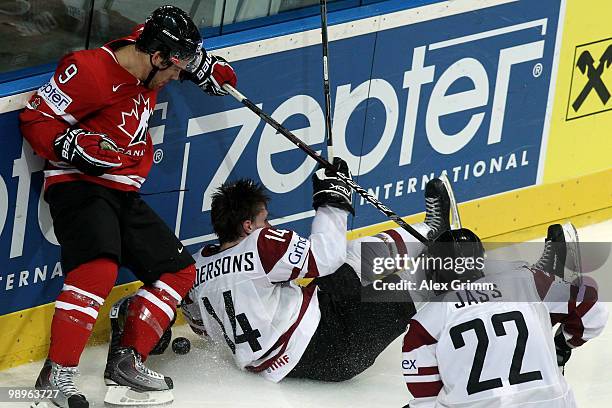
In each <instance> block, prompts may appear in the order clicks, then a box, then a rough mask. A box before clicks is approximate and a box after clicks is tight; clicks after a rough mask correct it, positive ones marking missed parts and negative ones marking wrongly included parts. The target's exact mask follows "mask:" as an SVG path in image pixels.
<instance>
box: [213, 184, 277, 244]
mask: <svg viewBox="0 0 612 408" xmlns="http://www.w3.org/2000/svg"><path fill="white" fill-rule="evenodd" d="M268 201H270V197H268V195H267V194H266V190H265V189H264V188H263V186H261V185H260V184H259V183H257V182H255V181H253V180H251V179H248V178H243V179H239V180H236V181H232V182H225V183H223V185H222V186H221V187H219V188H218V189H217V190H215V192H214V193H213V195H212V204H211V209H210V218H211V220H212V225H213V228H214V230H215V233H216V234H217V237H219V242H221V243H224V242H231V241H234V240H236V239H238V238H240V234H241V232H242V222H243V221H246V220H251V221H253V220H254V219H255V217H256V216H257V214H258V213H259V212H260V211H261V207H262V205H263V206H264V207H265V206H267V204H268Z"/></svg>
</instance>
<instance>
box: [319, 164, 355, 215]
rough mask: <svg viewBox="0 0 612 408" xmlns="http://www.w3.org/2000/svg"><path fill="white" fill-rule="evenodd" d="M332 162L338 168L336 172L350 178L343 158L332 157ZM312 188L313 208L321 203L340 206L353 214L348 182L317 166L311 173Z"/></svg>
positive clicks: (351, 195)
mask: <svg viewBox="0 0 612 408" xmlns="http://www.w3.org/2000/svg"><path fill="white" fill-rule="evenodd" d="M333 164H334V167H335V168H336V169H338V173H342V174H344V175H345V176H347V177H349V178H351V172H350V171H349V168H348V165H347V164H346V162H345V161H344V160H342V159H341V158H339V157H334V163H333ZM319 167H320V166H319ZM312 190H313V191H312V206H313V207H314V209H315V210H316V209H317V208H319V207H320V206H322V205H329V206H331V207H337V208H341V209H343V210H346V211H348V212H350V213H351V214H353V215H355V209H354V208H353V205H352V204H351V202H352V197H353V190H352V189H351V187H349V185H348V184H346V183H345V182H344V181H342V180H341V179H340V178H339V177H338V176H336V175H335V174H332V173H331V172H330V171H328V170H326V169H324V168H319V169H318V170H317V171H316V172H315V173H314V174H313V175H312Z"/></svg>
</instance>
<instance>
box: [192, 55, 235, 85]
mask: <svg viewBox="0 0 612 408" xmlns="http://www.w3.org/2000/svg"><path fill="white" fill-rule="evenodd" d="M204 54H205V56H204V58H202V60H201V61H200V65H199V66H198V67H197V68H196V69H195V70H194V71H193V72H192V73H190V74H186V76H185V78H186V79H189V80H191V81H192V82H194V83H195V84H196V85H197V86H199V87H200V88H201V89H202V90H203V91H204V92H206V93H207V94H209V95H214V96H223V95H227V92H226V91H225V90H224V89H223V88H222V86H223V84H225V83H228V84H230V85H231V86H233V87H235V86H236V81H237V79H236V73H235V72H234V69H233V68H232V66H231V65H230V64H229V63H228V62H227V61H226V60H225V59H224V58H222V57H217V56H215V55H211V54H208V53H206V52H204Z"/></svg>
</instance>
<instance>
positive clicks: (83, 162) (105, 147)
mask: <svg viewBox="0 0 612 408" xmlns="http://www.w3.org/2000/svg"><path fill="white" fill-rule="evenodd" d="M53 150H54V151H55V154H56V155H57V157H58V158H59V159H60V160H62V161H65V162H67V163H70V164H72V165H73V166H74V167H76V168H77V169H79V170H80V171H82V172H83V173H85V174H88V175H90V176H101V175H102V174H104V173H106V172H107V171H109V170H110V169H113V168H115V167H119V166H121V158H120V157H119V154H118V153H117V145H116V144H115V142H114V141H113V140H112V139H111V138H109V137H108V136H106V135H105V134H102V133H94V132H88V131H86V130H83V129H79V128H69V129H68V130H66V133H64V134H62V135H60V136H58V137H57V138H56V139H55V142H54V143H53Z"/></svg>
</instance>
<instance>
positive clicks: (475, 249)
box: [427, 228, 485, 283]
mask: <svg viewBox="0 0 612 408" xmlns="http://www.w3.org/2000/svg"><path fill="white" fill-rule="evenodd" d="M484 255H485V250H484V246H483V245H482V242H481V241H480V238H478V236H477V235H476V234H475V233H474V232H472V231H470V230H469V229H467V228H460V229H456V230H447V231H445V232H444V233H442V234H441V235H440V236H439V237H438V238H436V240H435V241H434V242H433V244H432V245H430V246H429V247H428V249H427V256H428V260H427V267H428V270H427V274H428V278H429V279H431V280H433V281H434V282H439V283H450V282H452V281H454V280H458V281H461V282H465V281H468V280H469V281H474V280H476V279H479V278H482V277H483V276H484V274H483V269H484Z"/></svg>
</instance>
